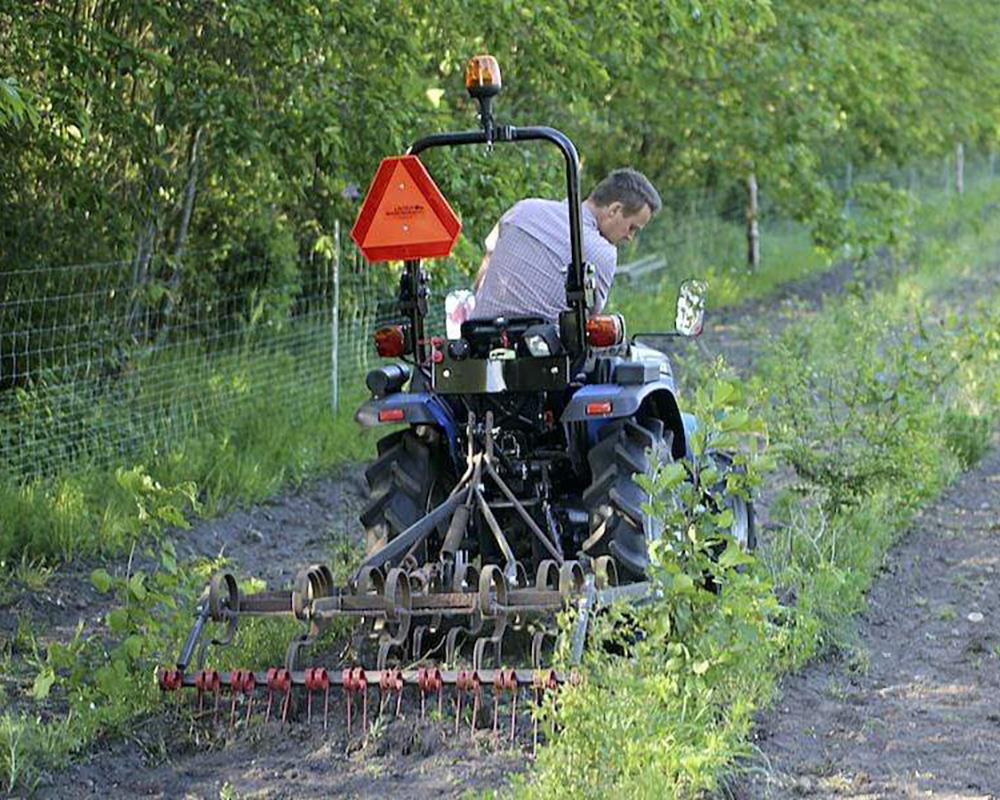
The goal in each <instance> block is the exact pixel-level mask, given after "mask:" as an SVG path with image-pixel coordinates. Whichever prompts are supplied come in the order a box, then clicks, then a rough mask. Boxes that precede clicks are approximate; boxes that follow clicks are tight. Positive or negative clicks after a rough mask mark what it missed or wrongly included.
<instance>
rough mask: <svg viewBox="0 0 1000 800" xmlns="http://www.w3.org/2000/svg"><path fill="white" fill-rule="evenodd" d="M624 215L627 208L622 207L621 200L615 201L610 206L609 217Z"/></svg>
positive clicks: (608, 208)
mask: <svg viewBox="0 0 1000 800" xmlns="http://www.w3.org/2000/svg"><path fill="white" fill-rule="evenodd" d="M623 213H625V206H624V205H622V201H621V200H615V201H614V202H613V203H609V204H608V207H607V214H608V216H609V217H614V216H617V215H619V214H623Z"/></svg>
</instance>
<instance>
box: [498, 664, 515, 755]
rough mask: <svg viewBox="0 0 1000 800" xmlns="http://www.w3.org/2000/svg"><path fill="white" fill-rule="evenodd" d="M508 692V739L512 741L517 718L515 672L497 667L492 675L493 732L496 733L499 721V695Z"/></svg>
mask: <svg viewBox="0 0 1000 800" xmlns="http://www.w3.org/2000/svg"><path fill="white" fill-rule="evenodd" d="M508 691H509V692H510V693H511V695H512V699H511V712H510V741H512V742H513V741H514V725H515V722H516V719H517V672H515V671H514V670H512V669H509V670H505V669H498V670H497V671H496V673H495V674H494V676H493V734H494V735H496V733H497V731H498V730H499V723H500V695H501V693H503V692H508Z"/></svg>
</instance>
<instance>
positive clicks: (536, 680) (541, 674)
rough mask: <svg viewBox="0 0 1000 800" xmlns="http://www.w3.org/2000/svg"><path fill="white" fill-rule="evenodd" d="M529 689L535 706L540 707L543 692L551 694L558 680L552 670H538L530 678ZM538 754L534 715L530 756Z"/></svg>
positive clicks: (536, 724) (556, 686) (557, 686)
mask: <svg viewBox="0 0 1000 800" xmlns="http://www.w3.org/2000/svg"><path fill="white" fill-rule="evenodd" d="M531 688H532V689H534V692H535V705H536V706H541V705H542V699H543V698H544V696H545V692H553V691H555V690H556V689H558V688H559V678H558V676H557V675H556V671H555V670H554V669H550V670H548V671H545V670H539V671H537V672H535V674H534V675H532V676H531ZM537 752H538V715H537V714H536V715H535V729H534V734H533V736H532V743H531V755H532V756H534V755H535V754H536V753H537Z"/></svg>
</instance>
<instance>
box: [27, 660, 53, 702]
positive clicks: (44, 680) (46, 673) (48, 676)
mask: <svg viewBox="0 0 1000 800" xmlns="http://www.w3.org/2000/svg"><path fill="white" fill-rule="evenodd" d="M55 682H56V673H55V672H54V671H53V669H52V667H45V668H44V669H42V671H41V672H39V673H38V674H37V675H36V676H35V682H34V683H33V684H32V685H31V696H32V697H33V698H34V699H35V700H44V699H45V698H46V697H48V696H49V691H50V690H51V689H52V684H54V683H55Z"/></svg>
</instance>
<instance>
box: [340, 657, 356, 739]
mask: <svg viewBox="0 0 1000 800" xmlns="http://www.w3.org/2000/svg"><path fill="white" fill-rule="evenodd" d="M340 682H341V685H342V686H343V687H344V696H345V697H346V698H347V735H348V736H350V735H351V698H352V697H353V696H354V673H353V672H352V671H351V670H350V669H345V670H343V671H342V672H341V673H340Z"/></svg>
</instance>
